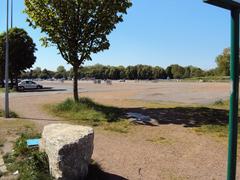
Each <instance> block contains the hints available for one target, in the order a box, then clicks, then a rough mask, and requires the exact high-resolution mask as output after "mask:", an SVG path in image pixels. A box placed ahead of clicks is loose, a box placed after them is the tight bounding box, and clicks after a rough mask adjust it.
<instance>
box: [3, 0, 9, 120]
mask: <svg viewBox="0 0 240 180" xmlns="http://www.w3.org/2000/svg"><path fill="white" fill-rule="evenodd" d="M8 9H9V1H8V0H7V24H6V53H5V55H6V57H5V105H4V107H5V109H4V111H5V113H4V116H5V118H9V94H8V60H9V42H8Z"/></svg>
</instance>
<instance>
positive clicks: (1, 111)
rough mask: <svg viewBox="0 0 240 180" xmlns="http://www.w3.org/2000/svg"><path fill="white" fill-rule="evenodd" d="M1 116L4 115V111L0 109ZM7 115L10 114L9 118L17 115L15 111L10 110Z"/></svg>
mask: <svg viewBox="0 0 240 180" xmlns="http://www.w3.org/2000/svg"><path fill="white" fill-rule="evenodd" d="M3 116H4V111H3V110H1V109H0V117H3ZM9 116H10V118H17V117H18V115H17V114H16V113H15V112H12V111H11V112H10V113H9Z"/></svg>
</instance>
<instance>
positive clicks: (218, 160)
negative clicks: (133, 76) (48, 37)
mask: <svg viewBox="0 0 240 180" xmlns="http://www.w3.org/2000/svg"><path fill="white" fill-rule="evenodd" d="M43 84H44V85H45V86H51V85H52V86H53V87H54V88H56V89H67V90H66V91H49V92H48V91H44V92H25V93H12V94H11V95H10V102H11V109H12V110H13V111H15V112H17V113H18V114H19V115H20V116H21V117H24V118H26V119H30V120H33V121H34V122H36V123H37V124H38V125H39V127H40V128H42V127H43V126H44V125H45V124H49V123H53V122H56V121H60V120H61V119H60V118H56V117H52V116H51V115H49V114H48V113H46V111H44V110H43V108H42V106H43V105H44V104H49V103H50V104H51V103H57V102H60V101H63V100H64V99H66V98H67V97H72V94H71V93H70V91H71V88H70V86H71V82H65V83H63V84H60V83H57V82H55V84H54V83H53V84H51V83H50V82H43ZM79 88H80V90H81V91H82V93H80V95H81V96H89V97H91V98H93V99H95V100H96V101H98V102H101V103H105V104H111V105H117V106H122V107H127V106H134V104H129V101H128V100H130V99H134V100H150V101H165V100H166V101H167V102H169V101H175V102H176V101H177V102H182V103H210V102H213V101H215V100H216V99H227V98H228V94H229V93H228V91H229V85H228V83H172V82H164V83H148V82H138V83H135V82H128V83H118V82H116V83H114V82H113V85H112V86H107V85H105V84H102V85H95V84H93V83H92V82H81V83H79ZM151 98H152V99H151ZM0 100H1V102H3V99H2V98H0ZM2 104H3V103H1V105H2ZM1 105H0V108H1ZM173 118H177V117H173ZM94 145H95V146H94V154H93V159H94V160H96V161H97V162H98V163H99V164H100V165H101V166H102V168H103V169H104V170H105V171H106V172H108V173H111V174H113V177H114V175H118V176H121V177H124V178H127V179H133V180H162V179H163V180H164V179H167V180H168V179H170V180H171V179H191V180H192V179H202V180H208V179H209V180H213V179H217V180H221V179H226V169H227V168H226V162H227V143H226V140H222V139H216V138H213V137H210V136H208V135H200V134H197V133H196V132H195V131H194V130H193V129H192V128H186V127H184V126H183V125H177V124H166V125H160V126H158V127H152V126H136V127H134V129H133V130H132V131H131V132H130V133H128V134H119V133H113V132H106V131H103V130H101V129H99V128H97V129H96V130H95V142H94ZM237 166H238V178H237V179H240V163H239V162H238V165H237Z"/></svg>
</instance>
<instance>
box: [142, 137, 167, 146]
mask: <svg viewBox="0 0 240 180" xmlns="http://www.w3.org/2000/svg"><path fill="white" fill-rule="evenodd" d="M146 141H149V142H151V143H154V144H171V141H170V140H169V139H167V138H165V137H153V138H149V139H146Z"/></svg>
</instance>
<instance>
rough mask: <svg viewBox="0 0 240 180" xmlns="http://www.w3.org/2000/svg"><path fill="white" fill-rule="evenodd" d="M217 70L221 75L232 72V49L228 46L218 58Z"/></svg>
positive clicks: (227, 74)
mask: <svg viewBox="0 0 240 180" xmlns="http://www.w3.org/2000/svg"><path fill="white" fill-rule="evenodd" d="M216 63H217V71H218V73H219V75H223V76H229V74H230V49H229V48H226V49H224V50H223V52H222V54H220V55H218V56H217V58H216Z"/></svg>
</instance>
